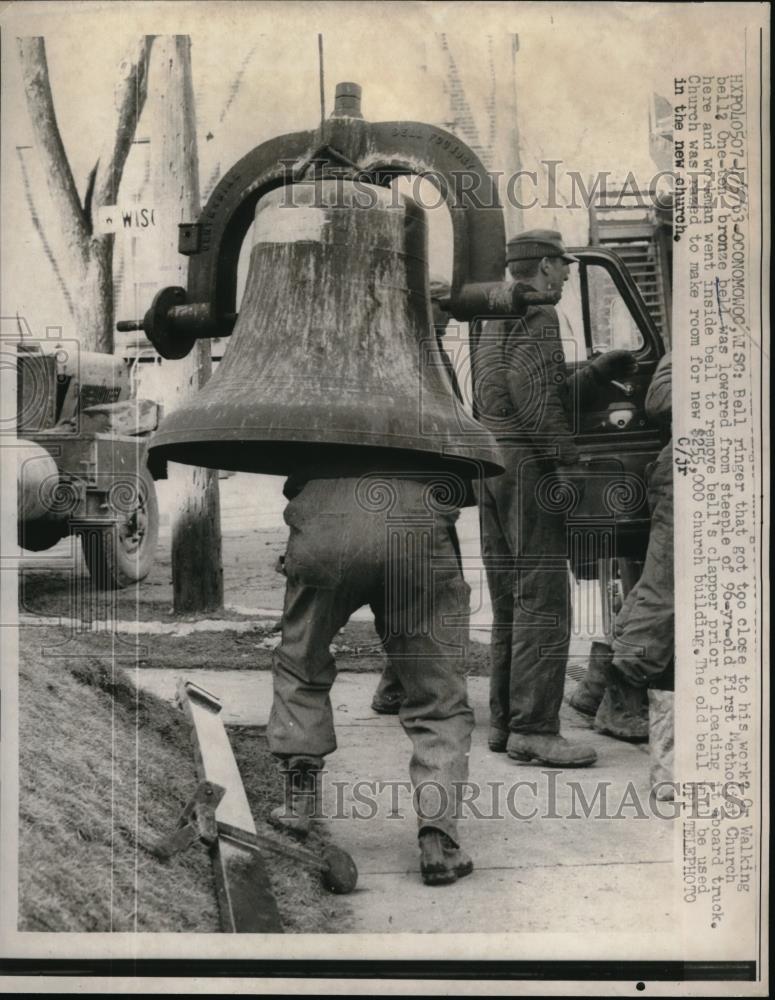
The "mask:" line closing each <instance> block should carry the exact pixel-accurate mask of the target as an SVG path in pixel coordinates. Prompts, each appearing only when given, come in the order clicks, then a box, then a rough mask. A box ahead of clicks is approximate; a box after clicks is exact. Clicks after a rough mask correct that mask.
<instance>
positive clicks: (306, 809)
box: [269, 757, 323, 838]
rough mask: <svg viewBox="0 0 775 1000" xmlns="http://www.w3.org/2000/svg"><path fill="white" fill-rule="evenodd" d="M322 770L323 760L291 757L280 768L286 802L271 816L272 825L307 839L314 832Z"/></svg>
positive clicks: (317, 816)
mask: <svg viewBox="0 0 775 1000" xmlns="http://www.w3.org/2000/svg"><path fill="white" fill-rule="evenodd" d="M322 767H323V759H322V758H321V757H289V758H287V759H286V760H284V761H283V762H282V764H281V770H282V772H283V779H284V782H285V800H284V802H283V804H282V805H281V806H277V807H276V808H275V809H273V810H272V812H271V813H270V815H269V822H270V823H271V824H272V825H273V826H276V827H278V829H280V830H285V831H286V832H287V833H292V834H295V836H297V837H301V838H304V837H306V836H307V834H308V833H309V832H310V830H311V829H312V820H313V819H315V818H319V815H320V814H319V813H318V775H319V774H320V771H321V768H322Z"/></svg>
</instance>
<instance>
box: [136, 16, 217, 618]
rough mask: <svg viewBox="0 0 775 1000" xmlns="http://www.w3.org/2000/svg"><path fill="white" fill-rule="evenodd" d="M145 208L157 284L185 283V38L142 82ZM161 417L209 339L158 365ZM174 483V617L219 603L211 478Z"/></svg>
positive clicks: (190, 104) (203, 369) (193, 161)
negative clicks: (147, 181) (154, 236)
mask: <svg viewBox="0 0 775 1000" xmlns="http://www.w3.org/2000/svg"><path fill="white" fill-rule="evenodd" d="M148 112H149V119H150V121H149V125H150V138H151V164H152V167H151V175H152V191H153V208H154V212H155V218H156V220H157V230H158V234H159V238H158V240H154V246H155V247H156V248H158V254H159V258H158V262H157V264H158V284H159V287H160V288H161V287H163V286H167V285H182V286H183V287H185V285H186V275H187V265H186V258H185V257H183V256H181V254H179V253H178V225H179V224H180V223H181V222H193V221H195V220H196V219H197V217H198V216H199V210H200V204H199V161H198V156H197V142H196V111H195V108H194V90H193V85H192V79H191V40H190V38H189V37H188V36H187V35H160V36H158V37H157V39H156V41H155V43H154V48H153V50H152V55H151V62H150V71H149V81H148ZM163 367H164V368H165V369H166V372H167V378H166V379H165V391H164V399H163V400H162V403H163V405H164V409H165V412H167V413H169V412H171V411H172V410H173V409H174V408H175V407H177V406H180V404H181V403H182V402H183V401H184V400H185V399H186V398H188V397H189V396H190V395H192V394H193V393H196V392H197V390H199V389H200V388H201V387H202V386H203V385H204V384H205V382H207V380H208V379H209V377H210V374H211V372H212V359H211V353H210V341H209V340H198V341H197V342H196V345H195V347H194V350H193V351H192V352H191V354H189V355H188V357H186V358H183V359H182V360H181V361H165V362H164V363H163ZM169 476H170V480H171V481H172V483H173V485H174V493H175V502H174V508H173V513H172V587H173V607H174V610H175V612H176V613H177V614H182V613H189V612H195V611H212V610H214V609H216V608H219V607H221V606H222V604H223V566H222V559H221V524H220V500H219V490H218V473H217V471H214V470H212V469H201V468H196V467H192V466H184V465H175V464H173V463H170V467H169Z"/></svg>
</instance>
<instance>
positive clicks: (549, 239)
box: [506, 229, 578, 264]
mask: <svg viewBox="0 0 775 1000" xmlns="http://www.w3.org/2000/svg"><path fill="white" fill-rule="evenodd" d="M544 257H561V258H562V259H563V260H565V261H567V262H568V263H569V264H573V263H575V262H576V261H578V257H574V256H573V254H572V253H568V251H567V250H566V249H565V246H564V245H563V242H562V235H561V234H560V233H558V232H557V231H556V230H554V229H528V230H526V231H525V232H524V233H520V234H519V235H518V236H512V238H511V239H510V240H509V242H508V243H507V244H506V263H507V264H509V263H511V261H513V260H542V259H543V258H544Z"/></svg>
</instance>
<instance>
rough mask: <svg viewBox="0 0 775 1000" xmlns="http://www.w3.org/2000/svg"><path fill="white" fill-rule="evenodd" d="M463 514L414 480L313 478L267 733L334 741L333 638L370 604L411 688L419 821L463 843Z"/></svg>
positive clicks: (279, 749)
mask: <svg viewBox="0 0 775 1000" xmlns="http://www.w3.org/2000/svg"><path fill="white" fill-rule="evenodd" d="M457 516H458V511H456V510H451V509H448V510H445V509H443V508H442V507H441V506H440V505H439V504H437V503H436V502H435V501H434V500H433V499H432V498H431V496H430V493H429V488H428V484H427V483H422V482H418V481H414V480H410V479H398V478H389V477H384V476H382V477H379V478H377V477H362V478H341V479H316V480H312V481H310V482H308V483H306V484H305V485H304V487H303V488H302V490H301V492H300V493H299V494H298V495H297V496H296V497H295V498H294V499H293V500H292V501H291V502H290V503H289V504H288V507H287V508H286V511H285V521H286V523H287V524H288V525H289V526H290V529H291V532H290V538H289V542H288V550H287V552H286V556H285V573H286V577H287V587H286V592H285V605H284V609H283V622H282V641H281V643H280V646H279V647H278V649H277V651H276V654H275V657H274V663H273V669H274V700H273V703H272V711H271V714H270V718H269V725H268V730H267V736H268V740H269V747H270V750H271V751H272V752H273V753H275V754H277V755H278V756H287V755H296V754H307V755H312V756H320V757H322V756H325V755H326V754H329V753H331V752H332V751H333V750H335V749H336V736H335V733H334V721H333V714H332V710H331V700H330V694H329V692H330V690H331V686H332V684H333V682H334V679H335V676H336V666H335V662H334V658H333V656H332V655H331V651H330V649H329V646H330V643H331V641H332V639H333V638H334V636H335V635H336V633H337V632H338V631H339V629H340V628H342V626H343V625H345V624H346V622H347V620H348V619H349V617H350V615H351V614H352V613H353V612H354V611H355V610H357V609H358V608H360V607H362V606H363V605H366V604H370V605H371V606H372V608H373V609H374V611H375V624H376V626H377V629H378V631H379V633H380V637H381V640H382V643H383V646H384V648H385V652H386V653H387V655H388V656H389V658H390V661H391V663H392V665H393V667H394V669H395V671H396V673H397V674H398V677H399V680H400V682H401V686H402V688H403V690H404V692H405V699H404V701H403V704H402V706H401V710H400V713H399V719H400V722H401V725H402V726H403V728H404V731H405V732H406V733H407V735H408V736H409V737H410V739H411V741H412V748H413V752H412V757H411V761H410V765H409V767H410V777H411V780H412V784H413V787H414V790H415V809H416V811H417V815H418V820H419V825H420V829H422V828H424V827H435V828H437V829H440V830H442V831H443V832H445V833H446V834H448V835H449V836H450V837H451V838H452V840H453V841H455V843H458V840H457V832H456V822H455V816H456V812H457V809H458V806H457V799H458V793H459V789H460V786H461V784H462V783H464V782H466V781H467V778H468V753H469V749H470V744H471V731H472V729H473V721H474V720H473V712H472V710H471V708H470V706H469V704H468V696H467V691H466V682H465V673H464V670H465V660H466V653H467V648H468V641H469V637H468V632H469V615H470V601H469V597H470V588H469V587H468V585H467V584H466V583H465V581H464V579H463V575H462V571H461V567H460V560H459V557H458V556H457V554H456V552H455V548H454V545H453V537H454V530H455V528H454V523H455V520H456V518H457Z"/></svg>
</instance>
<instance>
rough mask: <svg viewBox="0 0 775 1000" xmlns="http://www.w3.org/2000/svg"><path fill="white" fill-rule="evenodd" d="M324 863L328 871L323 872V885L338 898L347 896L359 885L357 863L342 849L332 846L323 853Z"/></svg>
mask: <svg viewBox="0 0 775 1000" xmlns="http://www.w3.org/2000/svg"><path fill="white" fill-rule="evenodd" d="M323 861H325V863H326V869H325V871H324V872H323V885H324V886H325V887H326V889H328V890H329V892H335V893H336V894H337V896H346V895H347V893H348V892H352V891H353V889H354V888H355V886H356V885H357V884H358V869H357V868H356V867H355V862H354V861H353V859H352V858H351V857H350V855H349V854H348V853H347V851H343V850H342V849H341V847H334V845H333V844H332V845H331V846H329V847H327V848H326V849H325V851H323Z"/></svg>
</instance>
